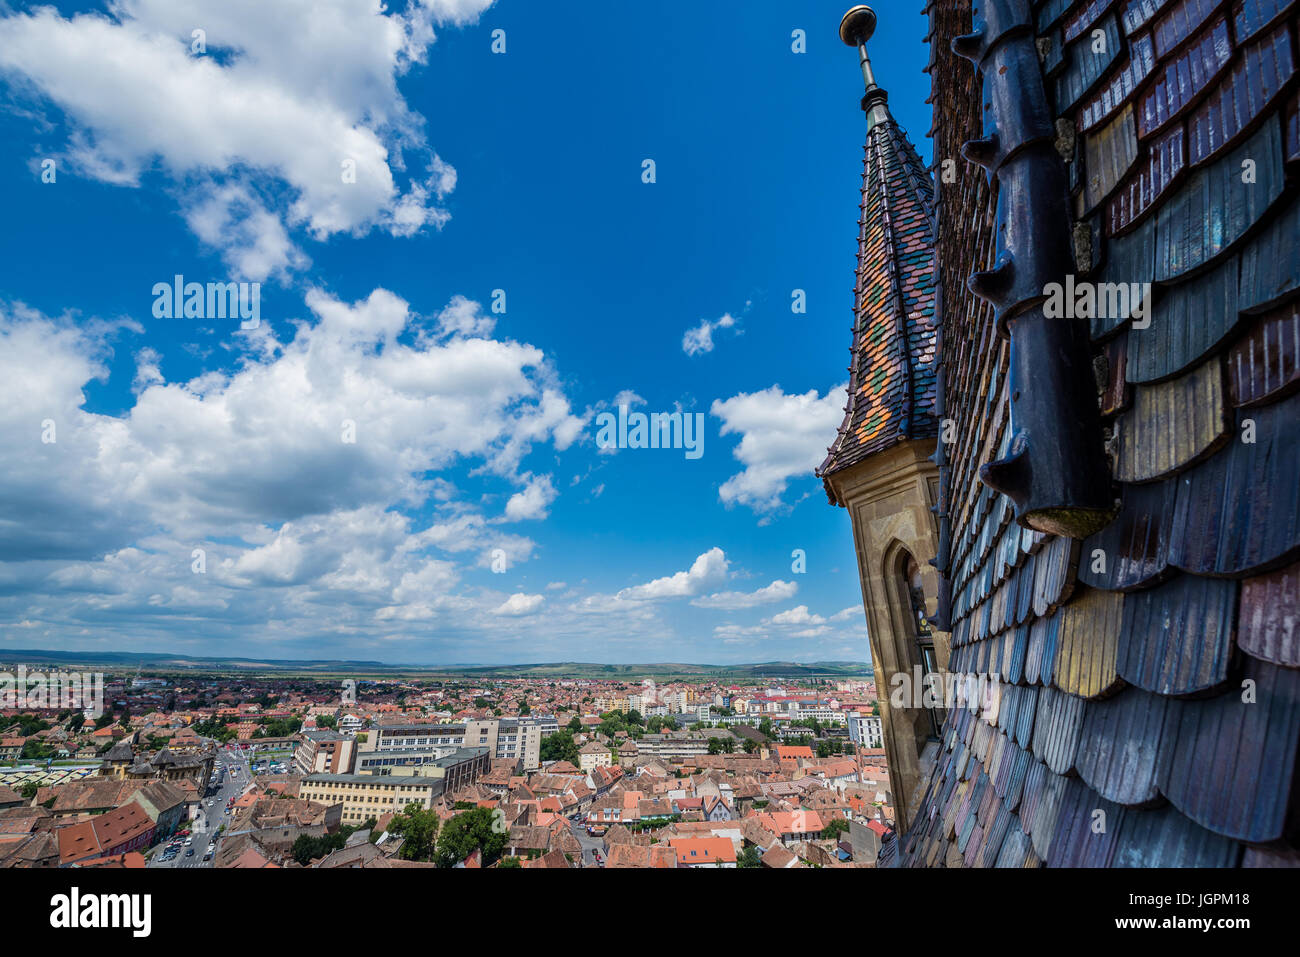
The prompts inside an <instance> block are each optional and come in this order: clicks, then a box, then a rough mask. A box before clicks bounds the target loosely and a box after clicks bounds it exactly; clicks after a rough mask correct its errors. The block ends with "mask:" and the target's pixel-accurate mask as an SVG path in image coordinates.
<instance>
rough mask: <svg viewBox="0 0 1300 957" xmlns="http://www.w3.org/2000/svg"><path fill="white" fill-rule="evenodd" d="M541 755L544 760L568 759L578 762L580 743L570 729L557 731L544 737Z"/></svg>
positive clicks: (572, 762) (571, 761)
mask: <svg viewBox="0 0 1300 957" xmlns="http://www.w3.org/2000/svg"><path fill="white" fill-rule="evenodd" d="M539 757H540V758H541V760H543V761H568V762H570V763H571V764H578V763H579V757H578V745H577V743H576V742H575V741H574V740H573V735H572V734H570V733H569V732H568V731H557V732H555V734H548V735H547V736H546V737H544V738H542V746H541V749H540V751H539Z"/></svg>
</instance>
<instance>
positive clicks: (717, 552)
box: [615, 546, 727, 601]
mask: <svg viewBox="0 0 1300 957" xmlns="http://www.w3.org/2000/svg"><path fill="white" fill-rule="evenodd" d="M726 577H727V556H726V555H725V554H723V551H722V549H721V548H718V547H717V546H714V547H713V548H710V549H709V550H708V551H707V552H705V553H704V554H703V555H701V556H699V557H698V558H697V559H695V561H693V562H692V563H691V567H690V568H689V569H687V570H686V571H684V572H677V573H676V574H674V575H668V576H667V577H665V578H656V579H655V580H654V581H650V582H646V583H645V584H644V585H635V586H633V587H631V588H624V589H623V590H622V591H620V592H619V593H618V594H617V596H615V597H617V598H618V599H619V600H620V601H655V600H658V599H661V598H688V597H690V596H691V595H697V594H699V593H700V591H701V590H702V589H704V588H706V587H708V586H709V585H710V584H713V583H715V582H719V581H723V580H725V579H726Z"/></svg>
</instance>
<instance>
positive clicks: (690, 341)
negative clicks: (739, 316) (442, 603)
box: [682, 312, 736, 356]
mask: <svg viewBox="0 0 1300 957" xmlns="http://www.w3.org/2000/svg"><path fill="white" fill-rule="evenodd" d="M735 325H736V318H735V316H733V315H732V314H731V313H729V312H728V313H724V314H723V315H722V317H721V318H719V319H715V320H713V321H712V322H710V321H709V320H708V319H701V320H700V324H699V325H698V326H696V327H695V328H693V329H687V330H686V333H685V334H684V335H683V336H682V351H683V352H685V353H686V354H687V355H688V356H697V355H700V354H701V353H704V352H712V351H713V333H714V332H716V331H717V330H718V329H730V328H732V327H733V326H735Z"/></svg>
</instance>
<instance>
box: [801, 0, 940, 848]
mask: <svg viewBox="0 0 1300 957" xmlns="http://www.w3.org/2000/svg"><path fill="white" fill-rule="evenodd" d="M875 29H876V14H875V12H874V11H872V9H871V8H870V7H867V6H861V5H860V6H855V7H853V8H852V9H850V10H849V11H848V12H847V13H846V14H845V15H844V18H843V19H842V20H841V21H840V39H841V40H843V41H844V42H845V43H846V44H848V45H849V46H851V47H856V48H857V51H858V61H859V64H860V65H861V68H862V79H863V83H864V86H865V89H864V92H863V95H862V101H861V105H862V110H863V113H864V114H865V115H866V126H867V130H866V144H865V147H864V150H863V160H862V193H861V203H860V206H859V209H860V212H861V215H860V217H859V220H858V262H857V272H856V277H855V282H854V287H853V329H852V338H851V345H850V353H851V363H850V366H849V387H848V402H847V404H846V405H845V407H844V421H843V423H842V424H841V425H840V428H839V431H838V434H837V435H836V437H835V441H834V442H833V444H832V445H831V446H830V449H829V450H828V454H827V456H826V461H825V462H823V463H822V465H821V467H820V468H819V469H818V470H817V474H818V475H819V476H820V477H821V479H822V481H823V482H824V483H825V486H826V492H827V495H828V497H829V498H830V501H831V503H832V504H833V505H842V506H844V507H845V508H846V509H847V510H848V512H849V517H850V520H851V522H852V525H853V536H854V543H855V545H856V546H857V548H856V550H857V555H858V571H859V576H860V579H861V584H862V598H863V605H864V607H865V609H866V620H867V630H868V637H869V639H870V642H871V660H872V665H873V668H874V672H875V681H876V688H877V694H878V695H879V698H880V713H881V718H882V727H883V731H884V739H885V742H884V743H885V750H886V754H887V758H888V762H889V773H890V791H891V793H890V798H891V804H892V808H893V821H894V823H895V825H896V827H898V828H900V829H903V828H906V827H907V825H908V823H909V821H910V811H911V809H912V808H913V807H915V805H916V804H917V802H919V800H920V794H919V789H920V788H921V787H922V784H923V780H924V778H925V777H926V776H927V773H928V770H929V767H930V765H931V763H932V762H933V756H934V754H935V752H936V750H937V742H938V732H939V728H940V727H941V726H942V723H943V718H944V715H943V712H942V710H941V709H940V708H939V707H926V706H925V704H926V703H927V702H926V699H924V698H923V697H922V696H921V694H920V693H919V692H920V690H921V689H922V688H923V686H924V676H925V675H929V674H932V673H937V672H939V671H941V670H942V669H944V668H945V667H946V666H947V661H948V640H947V636H946V635H945V634H943V633H941V632H938V631H936V630H935V629H934V627H933V623H932V621H931V616H933V615H934V614H935V612H936V611H937V610H938V600H937V599H938V595H939V586H940V581H939V576H938V572H937V571H936V568H935V564H934V563H935V562H936V561H937V560H938V556H939V548H938V543H939V533H938V526H937V523H936V519H935V514H936V512H937V511H938V508H939V470H938V467H937V466H936V464H935V457H934V453H935V450H936V448H935V446H936V438H937V436H938V434H939V416H938V414H937V408H938V407H937V401H938V388H937V381H936V372H937V363H936V360H937V341H936V330H935V325H934V307H935V281H934V236H933V232H932V228H933V227H932V221H931V215H932V213H931V204H932V201H933V187H932V185H931V181H930V176H929V173H928V172H927V170H926V168H925V166H924V165H923V164H922V162H921V159H920V157H919V156H918V155H917V153H916V149H915V148H914V147H913V146H912V143H911V142H910V141H909V140H908V138H907V134H906V133H905V132H904V131H903V130H902V128H901V127H900V126H899V125H898V123H897V122H896V121H895V120H894V117H893V115H892V114H891V113H890V111H889V97H888V95H887V94H886V92H885V90H884V89H883V88H882V87H881V86H880V85H879V84H878V83H877V82H876V76H875V72H874V70H873V69H872V66H871V60H870V58H869V56H868V54H867V42H868V41H869V40H870V39H871V37H872V35H873V34H874V33H875ZM940 620H941V619H940ZM899 676H901V677H902V679H903V681H904V683H905V684H904V693H903V694H901V695H896V696H894V698H893V700H891V691H893V690H894V689H895V687H896V682H897V680H898V678H899Z"/></svg>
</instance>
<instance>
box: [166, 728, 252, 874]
mask: <svg viewBox="0 0 1300 957" xmlns="http://www.w3.org/2000/svg"><path fill="white" fill-rule="evenodd" d="M218 779H220V780H221V784H220V785H219V786H217V787H215V788H214V787H209V788H208V794H207V796H205V797H204V798H203V800H202V803H201V804H200V807H199V811H198V813H197V814H196V815H195V817H194V820H193V821H190V822H189V823H188V824H187V825H185V826H186V827H189V828H190V831H191V833H190V837H191V838H192V843H191V844H190V845H189V847H182V848H181V849H180V853H179V854H177V855H176V857H175V858H173V859H172V860H170V861H164V860H162V855H163V850H164V848H165V845H162V846H160V847H159V848H158V850H156V851H154V855H153V858H152V859H151V860H150V862H149V866H150V867H211V866H212V861H205V860H203V857H204V855H206V854H207V851H208V842H209V841H211V840H212V839H213V838H214V837H215V835H216V831H217V828H219V827H220V826H221V825H222V824H229V823H230V818H231V815H229V814H227V813H226V802H227V801H230V800H233V799H235V798H238V797H239V796H240V795H242V794H243V793H244V792H245V791H247V790H248V788H249V782H250V781H251V780H252V772H251V770H250V768H249V766H248V760H247V758H246V757H245V756H244V755H243V754H242V753H241V752H240V750H239V748H236V747H223V748H220V749H218V751H217V758H216V762H215V763H214V765H213V768H212V780H213V782H216V781H217V780H218ZM209 802H211V806H210V807H209ZM218 847H220V844H219V842H218ZM191 848H192V849H193V850H194V854H193V855H187V854H186V851H188V850H190V849H191Z"/></svg>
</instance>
